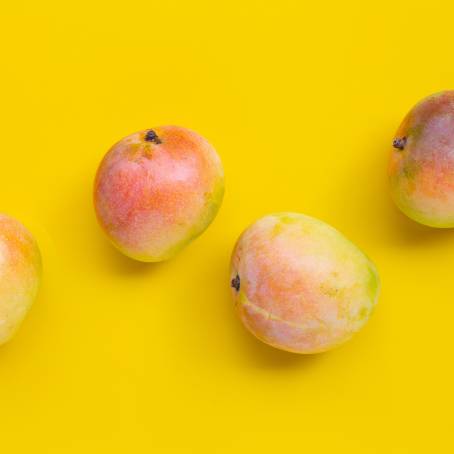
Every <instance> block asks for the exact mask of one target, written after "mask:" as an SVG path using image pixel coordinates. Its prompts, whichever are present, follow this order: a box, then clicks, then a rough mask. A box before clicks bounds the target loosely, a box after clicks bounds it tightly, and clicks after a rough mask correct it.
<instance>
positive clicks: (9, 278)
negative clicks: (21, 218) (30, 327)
mask: <svg viewBox="0 0 454 454" xmlns="http://www.w3.org/2000/svg"><path fill="white" fill-rule="evenodd" d="M40 280H41V255H40V252H39V249H38V245H37V244H36V241H35V240H34V238H33V236H32V235H31V234H30V232H29V231H28V230H27V229H26V228H25V227H24V226H23V225H22V224H21V223H20V222H18V221H16V220H15V219H13V218H12V217H10V216H7V215H6V214H0V345H1V344H4V343H5V342H7V341H8V340H9V339H11V338H12V336H13V335H14V333H15V332H16V330H17V329H18V327H19V326H20V324H21V322H22V320H23V319H24V318H25V316H26V315H27V312H28V311H29V309H30V307H31V305H32V303H33V301H34V300H35V298H36V295H37V293H38V288H39V284H40Z"/></svg>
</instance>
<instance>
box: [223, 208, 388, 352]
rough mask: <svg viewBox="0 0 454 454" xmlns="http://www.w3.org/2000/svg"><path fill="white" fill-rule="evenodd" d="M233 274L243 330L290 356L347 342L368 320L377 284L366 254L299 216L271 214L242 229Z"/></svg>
mask: <svg viewBox="0 0 454 454" xmlns="http://www.w3.org/2000/svg"><path fill="white" fill-rule="evenodd" d="M235 278H237V281H235ZM230 279H231V291H232V295H233V299H234V301H235V307H236V311H237V313H238V315H239V317H240V319H241V320H242V322H243V323H244V325H245V326H246V328H247V329H248V330H249V331H250V332H251V333H252V334H254V335H255V336H256V337H257V338H258V339H260V340H262V341H263V342H265V343H267V344H269V345H271V346H273V347H276V348H279V349H282V350H287V351H290V352H295V353H319V352H324V351H327V350H330V349H332V348H334V347H337V346H338V345H340V344H342V343H344V342H345V341H347V340H348V339H350V338H351V337H352V336H353V335H354V334H355V333H356V332H357V331H359V330H360V329H361V328H362V327H363V326H364V325H365V323H366V322H367V320H368V319H369V317H370V315H371V313H372V311H373V309H374V307H375V304H376V302H377V299H378V294H379V288H380V281H379V277H378V273H377V270H376V268H375V266H374V264H373V263H372V262H371V261H370V260H369V259H368V258H367V257H366V256H365V255H364V253H363V252H361V251H360V250H359V249H358V248H357V247H356V246H355V245H353V244H352V243H351V242H350V241H349V240H347V239H346V238H345V237H344V236H343V235H342V234H340V233H339V232H338V231H337V230H335V229H334V228H332V227H331V226H329V225H327V224H325V223H324V222H321V221H319V220H317V219H314V218H311V217H308V216H305V215H302V214H298V213H277V214H271V215H268V216H265V217H263V218H261V219H259V220H258V221H257V222H255V223H254V224H253V225H251V226H250V227H249V228H247V229H246V230H245V231H244V232H243V234H242V235H241V236H240V238H239V239H238V241H237V243H236V245H235V248H234V251H233V254H232V260H231V271H230ZM238 281H239V286H238V285H236V286H235V284H238Z"/></svg>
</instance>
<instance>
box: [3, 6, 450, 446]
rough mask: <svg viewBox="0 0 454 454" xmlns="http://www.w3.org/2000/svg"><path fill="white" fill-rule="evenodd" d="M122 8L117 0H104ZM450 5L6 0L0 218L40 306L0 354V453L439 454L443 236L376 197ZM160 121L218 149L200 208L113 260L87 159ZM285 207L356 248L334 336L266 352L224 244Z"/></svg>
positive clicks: (445, 388) (422, 87) (445, 350)
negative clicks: (350, 294) (39, 265)
mask: <svg viewBox="0 0 454 454" xmlns="http://www.w3.org/2000/svg"><path fill="white" fill-rule="evenodd" d="M120 3H121V6H119V4H120ZM453 14H454V6H453V3H452V2H450V1H447V0H446V1H445V2H440V1H437V0H432V1H430V2H428V3H426V2H413V1H390V0H385V1H383V2H373V3H368V2H359V1H358V2H355V1H352V0H348V1H343V2H339V3H325V2H302V1H296V0H295V1H288V0H280V1H266V2H263V1H258V0H257V1H247V0H238V1H237V0H235V1H229V2H222V3H218V2H216V1H211V0H192V1H187V2H167V1H165V0H162V1H160V2H157V1H146V0H128V1H124V2H114V1H112V2H109V1H102V2H96V1H86V0H83V1H81V2H73V3H67V2H63V1H56V0H55V1H52V0H42V1H39V2H38V1H37V2H28V1H17V2H12V1H11V2H4V3H2V5H1V12H0V40H1V44H0V50H1V53H0V93H1V109H0V134H1V165H0V188H1V189H0V210H1V211H4V212H8V213H10V214H12V215H14V216H16V217H17V218H19V219H21V220H22V221H23V222H24V223H25V224H26V225H27V226H28V227H29V228H30V230H32V231H33V233H34V234H35V236H36V237H37V239H38V241H39V243H40V247H41V250H42V254H43V260H44V270H45V273H44V281H43V285H42V289H41V292H40V295H39V298H38V300H37V302H36V304H35V305H34V307H33V309H32V311H31V313H30V315H29V316H28V318H27V319H26V321H25V323H24V324H23V326H22V328H21V330H20V331H19V333H18V334H17V336H16V337H15V339H14V340H13V341H12V342H11V343H9V344H8V345H6V346H4V347H2V348H1V349H0V451H1V452H2V453H52V454H53V453H55V454H57V453H58V454H62V453H64V454H66V453H68V454H73V453H74V454H75V453H78V454H80V453H84V454H85V453H87V454H91V453H144V452H147V453H148V452H153V453H178V454H180V453H181V454H186V453H197V454H203V453H210V454H211V453H213V454H221V453H285V452H289V453H290V452H291V453H293V452H298V453H300V452H301V453H306V452H307V453H349V454H352V453H367V454H369V453H398V454H400V453H420V452H421V453H432V452H434V453H447V452H452V449H453V446H452V437H451V433H450V432H451V431H452V430H453V420H452V407H453V405H454V396H453V379H454V367H453V359H452V358H453V353H452V347H453V345H454V341H453V339H454V329H453V321H454V297H453V293H454V292H453V282H454V277H453V263H454V233H453V232H452V231H449V230H444V231H440V230H438V231H437V230H431V229H428V228H424V227H422V226H418V225H416V224H415V223H413V222H411V221H409V220H407V219H406V218H405V217H404V216H403V215H401V214H400V213H399V212H398V211H397V210H396V209H395V208H394V206H393V205H392V202H391V201H390V198H389V195H388V192H387V180H386V163H387V155H388V152H389V148H390V143H391V140H392V138H393V134H394V131H395V129H396V128H397V126H398V124H399V122H400V120H401V119H402V117H403V116H404V114H405V113H406V112H407V110H408V109H409V108H410V107H411V106H412V105H413V104H414V103H415V102H416V101H417V100H419V99H420V98H422V97H424V96H425V95H428V94H430V93H432V92H435V91H439V90H441V89H446V88H453V87H454V59H453V49H454V34H453ZM169 123H170V124H180V125H184V126H187V127H190V128H193V129H195V130H196V131H198V132H200V133H201V134H203V135H204V136H206V137H207V138H208V139H209V140H210V141H211V142H212V143H213V144H214V145H215V147H216V148H217V150H218V151H219V154H220V155H221V157H222V160H223V163H224V166H225V172H226V183H227V190H226V196H225V199H224V204H223V206H222V208H221V211H220V213H219V215H218V216H217V218H216V220H215V221H214V223H213V224H212V225H211V227H210V228H209V229H208V230H207V232H206V233H205V234H204V235H202V236H201V237H200V238H199V239H198V240H197V241H195V242H194V243H192V244H191V245H190V246H189V247H187V248H186V249H185V250H184V251H183V252H182V253H181V254H179V256H177V257H176V258H175V259H173V260H171V261H169V262H166V263H162V264H158V265H145V264H140V263H135V262H133V261H131V260H129V259H127V258H125V257H123V256H121V255H120V254H119V253H117V252H116V251H115V250H114V249H113V248H112V247H111V246H110V245H109V244H108V242H107V240H106V239H105V238H104V236H103V234H102V232H101V231H100V229H99V228H98V225H97V223H96V220H95V217H94V212H93V208H92V201H91V191H92V182H93V177H94V173H95V171H96V168H97V165H98V163H99V161H100V159H101V157H102V156H103V154H104V153H105V151H106V150H107V149H108V148H109V147H110V145H111V144H113V143H114V142H115V141H117V140H118V139H120V138H121V137H123V136H125V135H127V134H129V133H131V132H134V131H136V130H140V129H145V128H149V127H153V126H156V125H161V124H169ZM282 210H292V211H301V212H304V213H307V214H309V215H312V216H316V217H319V218H321V219H323V220H325V221H327V222H329V223H330V224H332V225H334V226H335V227H336V228H338V229H339V230H340V231H342V232H343V233H344V234H345V235H346V236H347V237H349V238H350V239H351V240H352V241H354V242H355V243H357V244H358V245H359V246H360V247H361V248H362V249H364V250H365V251H366V252H367V254H368V255H370V257H371V258H372V259H373V260H374V261H375V262H376V264H377V266H378V268H379V271H380V274H381V279H382V284H383V288H382V294H381V298H380V301H379V306H378V307H377V311H376V313H375V314H374V316H373V318H372V319H371V321H370V323H369V324H368V325H367V327H366V328H365V329H364V331H363V332H361V333H360V334H359V335H358V336H357V337H355V338H354V340H352V341H351V342H350V343H348V344H347V345H345V346H344V347H342V348H340V349H338V350H335V351H333V352H330V353H326V354H323V355H318V356H308V357H302V356H298V355H292V354H289V353H284V352H280V351H278V350H273V349H271V348H270V347H267V346H265V345H263V344H261V343H259V342H258V341H256V340H255V339H254V338H253V337H252V336H251V335H250V334H248V333H247V332H246V331H245V330H244V328H243V327H242V326H241V324H240V322H239V321H238V320H237V318H236V316H235V314H234V312H233V307H232V302H231V300H230V294H229V288H228V263H229V256H230V252H231V249H232V246H233V243H234V241H235V240H236V238H237V236H238V235H239V234H240V232H241V231H242V230H243V229H244V228H245V227H246V226H247V225H248V224H249V223H250V222H252V221H253V220H254V219H256V218H258V217H260V216H262V215H264V214H266V213H269V212H274V211H282Z"/></svg>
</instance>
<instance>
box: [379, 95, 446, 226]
mask: <svg viewBox="0 0 454 454" xmlns="http://www.w3.org/2000/svg"><path fill="white" fill-rule="evenodd" d="M388 175H389V181H390V186H391V195H392V198H393V200H394V201H395V203H396V205H397V206H398V207H399V208H400V209H401V210H402V212H403V213H405V214H406V215H407V216H408V217H409V218H411V219H413V220H414V221H416V222H419V223H421V224H425V225H428V226H431V227H441V228H446V227H454V91H444V92H441V93H437V94H434V95H432V96H429V97H428V98H425V99H423V100H422V101H420V102H419V103H418V104H417V105H416V106H415V107H414V108H413V109H412V110H411V111H410V112H409V113H408V114H407V116H406V117H405V118H404V120H403V122H402V124H401V125H400V127H399V129H398V130H397V132H396V135H395V138H394V141H393V148H392V151H391V156H390V159H389V166H388Z"/></svg>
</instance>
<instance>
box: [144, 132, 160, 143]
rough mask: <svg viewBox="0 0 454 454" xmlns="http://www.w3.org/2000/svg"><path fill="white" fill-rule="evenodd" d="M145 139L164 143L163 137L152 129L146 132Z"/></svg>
mask: <svg viewBox="0 0 454 454" xmlns="http://www.w3.org/2000/svg"><path fill="white" fill-rule="evenodd" d="M145 141H146V142H153V143H155V144H160V143H162V141H161V139H160V138H159V137H158V135H157V134H156V133H155V132H154V131H153V130H152V129H150V130H149V131H148V132H147V133H146V134H145Z"/></svg>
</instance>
